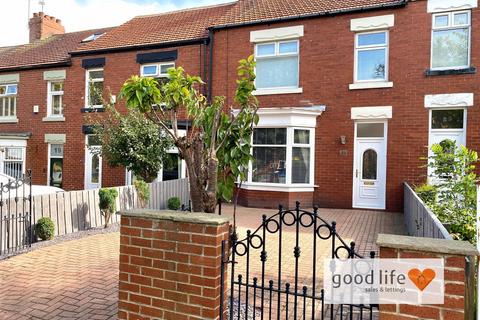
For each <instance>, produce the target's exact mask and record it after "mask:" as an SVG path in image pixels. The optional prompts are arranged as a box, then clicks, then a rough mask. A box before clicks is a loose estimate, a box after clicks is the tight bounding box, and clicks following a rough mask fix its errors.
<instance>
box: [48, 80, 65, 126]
mask: <svg viewBox="0 0 480 320" xmlns="http://www.w3.org/2000/svg"><path fill="white" fill-rule="evenodd" d="M54 83H61V84H62V88H63V90H62V91H52V85H53V84H54ZM64 85H65V82H64V81H63V80H58V81H54V80H51V81H48V82H47V86H48V87H47V118H60V119H63V118H64V108H63V106H64V104H63V96H64V92H65V88H64V87H63V86H64ZM54 96H61V97H62V104H61V113H60V114H53V97H54Z"/></svg>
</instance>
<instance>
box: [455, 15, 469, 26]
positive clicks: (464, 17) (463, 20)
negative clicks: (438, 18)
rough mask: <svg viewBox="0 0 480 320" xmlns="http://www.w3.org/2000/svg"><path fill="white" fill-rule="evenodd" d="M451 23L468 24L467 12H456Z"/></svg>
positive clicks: (457, 24)
mask: <svg viewBox="0 0 480 320" xmlns="http://www.w3.org/2000/svg"><path fill="white" fill-rule="evenodd" d="M453 23H454V25H456V26H459V25H468V24H470V23H469V21H468V13H466V12H463V13H456V14H455V16H454V20H453Z"/></svg>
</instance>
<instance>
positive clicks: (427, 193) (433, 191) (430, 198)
mask: <svg viewBox="0 0 480 320" xmlns="http://www.w3.org/2000/svg"><path fill="white" fill-rule="evenodd" d="M415 192H416V193H417V195H418V196H419V197H420V199H422V201H423V202H425V204H433V203H435V200H436V198H437V188H435V186H432V185H430V184H426V183H424V184H422V185H420V186H418V187H416V188H415Z"/></svg>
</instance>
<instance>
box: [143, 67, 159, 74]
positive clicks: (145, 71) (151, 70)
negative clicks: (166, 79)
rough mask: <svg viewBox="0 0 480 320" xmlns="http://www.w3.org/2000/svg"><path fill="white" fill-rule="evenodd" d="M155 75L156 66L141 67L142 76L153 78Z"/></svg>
mask: <svg viewBox="0 0 480 320" xmlns="http://www.w3.org/2000/svg"><path fill="white" fill-rule="evenodd" d="M156 74H157V66H146V67H143V75H144V76H154V75H156Z"/></svg>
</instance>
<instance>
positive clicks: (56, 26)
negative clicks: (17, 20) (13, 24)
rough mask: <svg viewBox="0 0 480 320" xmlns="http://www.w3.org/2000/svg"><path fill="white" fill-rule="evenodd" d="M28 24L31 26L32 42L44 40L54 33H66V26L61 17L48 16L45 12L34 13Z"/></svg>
mask: <svg viewBox="0 0 480 320" xmlns="http://www.w3.org/2000/svg"><path fill="white" fill-rule="evenodd" d="M28 26H29V28H30V43H32V42H34V41H37V40H43V39H45V38H48V37H50V36H53V35H54V34H64V33H65V28H64V27H63V26H62V21H61V20H60V19H57V18H55V17H51V16H48V15H46V14H44V13H43V12H39V13H34V14H33V17H32V18H31V19H30V22H29V23H28Z"/></svg>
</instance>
